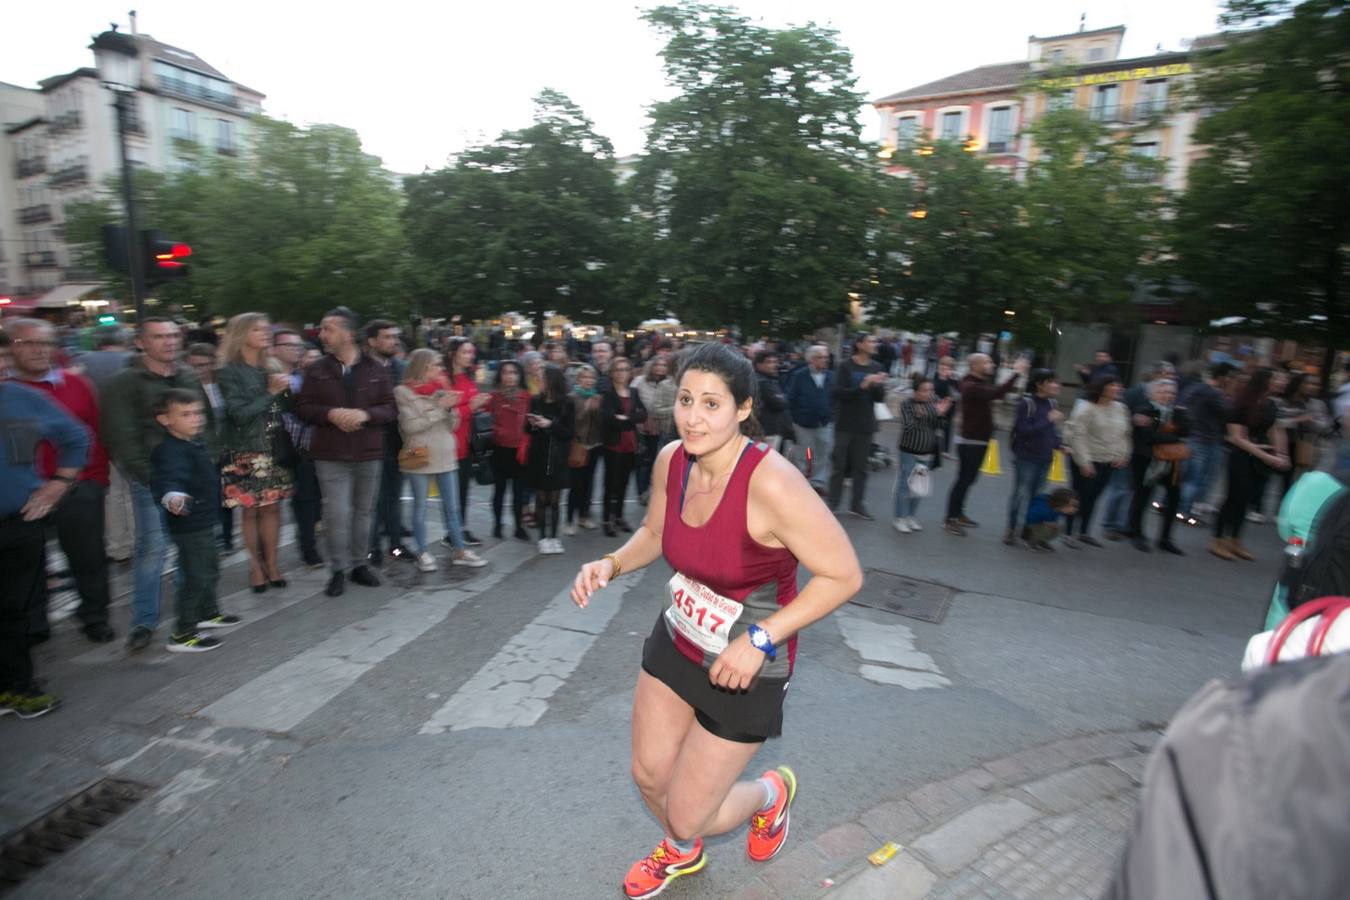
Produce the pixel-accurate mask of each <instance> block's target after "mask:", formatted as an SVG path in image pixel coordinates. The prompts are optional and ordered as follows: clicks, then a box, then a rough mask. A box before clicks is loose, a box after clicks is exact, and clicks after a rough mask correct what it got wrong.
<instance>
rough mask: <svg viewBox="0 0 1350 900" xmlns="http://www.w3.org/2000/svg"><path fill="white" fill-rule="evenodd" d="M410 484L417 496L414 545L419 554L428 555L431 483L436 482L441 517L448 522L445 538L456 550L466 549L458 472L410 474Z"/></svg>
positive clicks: (414, 506) (414, 508)
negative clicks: (460, 516)
mask: <svg viewBox="0 0 1350 900" xmlns="http://www.w3.org/2000/svg"><path fill="white" fill-rule="evenodd" d="M407 475H408V481H409V483H411V484H412V493H413V541H414V542H415V543H416V544H417V552H418V553H426V552H427V495H428V494H429V493H430V491H431V480H432V479H433V478H434V479H436V490H437V491H439V492H440V495H441V515H442V516H443V517H444V519H445V534H446V536H447V537H449V538H450V543H451V544H452V545H453V546H454V548H455V549H456V550H463V549H464V528H463V526H462V525H461V524H460V521H459V479H458V477H457V476H458V475H459V473H458V472H437V473H435V474H434V475H428V474H425V473H422V472H408V473H407Z"/></svg>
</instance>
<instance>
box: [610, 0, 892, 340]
mask: <svg viewBox="0 0 1350 900" xmlns="http://www.w3.org/2000/svg"><path fill="white" fill-rule="evenodd" d="M643 18H644V19H645V20H646V21H647V22H648V23H649V24H650V25H651V26H653V27H654V28H655V29H656V30H657V31H658V32H659V33H660V34H661V35H662V36H664V38H665V41H666V43H665V47H664V49H663V50H662V53H661V55H662V58H663V60H664V66H665V73H666V78H667V80H668V81H669V82H670V84H672V85H673V86H675V87H677V88H678V89H679V94H678V95H677V96H676V97H674V98H673V99H671V100H668V101H665V102H661V103H657V104H656V105H655V106H654V107H653V109H652V112H651V119H652V122H651V125H650V127H649V130H648V135H647V153H646V155H645V156H644V158H643V160H642V162H641V163H640V164H639V166H638V171H637V174H636V175H635V177H634V178H633V180H632V182H631V186H632V196H633V198H634V202H635V204H636V206H637V208H638V209H639V211H640V221H641V222H642V223H643V227H644V228H645V229H646V234H647V236H648V243H647V244H644V245H643V247H644V249H647V250H649V252H651V253H652V254H653V256H652V264H651V276H652V277H651V280H650V281H649V282H648V284H649V286H650V288H649V289H650V292H651V295H652V296H653V298H654V302H655V303H657V304H658V305H659V306H661V307H663V308H664V309H666V310H668V311H669V312H671V313H674V314H675V315H676V316H678V317H679V318H680V319H681V320H682V321H684V322H686V323H687V324H691V325H697V326H705V327H707V326H719V325H734V326H737V327H739V328H740V329H741V330H742V331H744V332H747V333H759V332H763V331H772V332H779V333H781V332H783V331H786V330H788V329H793V328H801V329H809V328H812V327H815V326H817V325H823V324H828V323H833V322H837V321H839V319H840V317H841V316H842V315H843V314H844V312H845V311H846V310H847V308H848V294H849V292H859V293H861V292H862V291H863V290H864V289H866V288H868V287H870V284H869V278H868V275H869V269H870V268H871V267H872V262H873V260H872V258H871V252H872V245H871V242H870V240H869V233H870V229H871V228H872V225H873V222H874V220H875V218H876V214H875V209H876V207H877V190H878V184H877V179H878V177H879V176H878V174H877V170H876V166H875V165H874V163H873V162H872V160H870V159H869V154H868V152H867V148H866V146H865V145H864V143H863V141H862V140H861V137H860V126H859V123H858V120H857V115H856V113H857V109H858V107H859V106H860V105H861V103H862V97H861V95H860V94H859V93H858V92H857V91H855V89H854V84H855V79H854V76H853V71H852V57H851V55H850V54H849V52H848V51H847V50H846V49H845V48H844V47H843V46H841V45H840V44H839V41H838V35H837V33H836V32H834V31H832V30H829V29H827V28H822V27H820V26H817V25H814V24H808V25H805V26H802V27H798V28H790V29H785V30H775V29H770V28H766V27H763V26H760V25H756V24H752V23H751V22H750V20H749V19H747V18H745V17H744V16H741V15H738V14H736V13H735V12H734V11H732V10H729V9H725V8H722V7H716V6H704V5H699V4H696V3H682V4H680V5H675V6H659V7H655V8H653V9H650V10H648V11H647V12H646V13H644V15H643Z"/></svg>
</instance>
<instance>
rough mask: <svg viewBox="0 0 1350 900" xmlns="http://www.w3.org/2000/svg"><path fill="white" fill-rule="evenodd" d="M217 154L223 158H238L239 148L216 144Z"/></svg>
mask: <svg viewBox="0 0 1350 900" xmlns="http://www.w3.org/2000/svg"><path fill="white" fill-rule="evenodd" d="M216 152H217V153H219V154H220V155H221V156H238V155H239V148H238V147H235V146H234V145H232V144H216Z"/></svg>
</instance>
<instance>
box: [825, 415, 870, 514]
mask: <svg viewBox="0 0 1350 900" xmlns="http://www.w3.org/2000/svg"><path fill="white" fill-rule="evenodd" d="M871 450H872V432H870V431H865V432H858V431H839V430H838V429H837V428H836V429H835V432H834V454H833V455H832V456H831V458H830V493H829V503H830V509H835V508H837V507H838V506H839V501H840V500H842V499H844V479H845V478H852V479H853V498H852V500H851V501H850V505H851V506H852V507H853V508H855V509H861V508H862V507H863V497H865V496H866V493H867V457H868V455H869V454H870V453H871Z"/></svg>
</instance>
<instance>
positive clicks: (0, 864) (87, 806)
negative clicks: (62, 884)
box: [0, 778, 150, 894]
mask: <svg viewBox="0 0 1350 900" xmlns="http://www.w3.org/2000/svg"><path fill="white" fill-rule="evenodd" d="M149 791H150V788H148V787H146V786H145V785H142V784H137V783H135V782H134V781H120V780H118V779H115V778H105V779H104V780H103V781H100V782H97V783H96V784H94V785H92V786H90V787H89V788H87V789H85V790H83V791H81V792H80V793H78V794H76V795H75V796H73V797H71V798H70V799H69V800H66V801H65V802H64V803H62V804H61V805H60V806H58V807H57V808H56V809H54V810H52V811H51V812H49V813H47V815H45V816H43V817H42V818H40V819H38V820H37V821H35V822H33V823H31V824H30V825H28V826H27V827H25V828H21V829H20V830H18V831H16V832H14V833H13V834H11V835H8V836H7V837H6V838H5V839H4V841H3V842H0V894H4V893H7V892H8V891H10V890H12V889H13V888H15V887H17V886H18V885H19V883H20V882H22V881H23V880H24V879H26V878H28V877H29V876H31V875H33V874H35V873H36V872H37V871H38V870H39V869H41V868H42V867H43V866H45V865H47V863H49V862H51V861H52V860H53V859H54V858H55V857H57V856H60V855H61V854H62V853H65V852H66V851H67V850H70V849H71V848H72V847H74V846H75V845H76V844H78V843H79V842H80V841H82V840H84V839H85V838H87V837H89V835H91V834H93V833H94V832H95V831H97V830H98V829H100V828H102V827H103V826H104V825H107V824H108V823H109V822H111V821H112V820H113V819H115V818H117V817H118V816H120V815H121V814H122V813H124V812H126V811H127V810H128V809H130V808H131V807H133V806H135V805H136V804H137V803H138V802H140V800H141V798H142V797H144V796H145V795H146V794H147V793H149Z"/></svg>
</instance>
